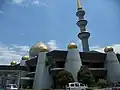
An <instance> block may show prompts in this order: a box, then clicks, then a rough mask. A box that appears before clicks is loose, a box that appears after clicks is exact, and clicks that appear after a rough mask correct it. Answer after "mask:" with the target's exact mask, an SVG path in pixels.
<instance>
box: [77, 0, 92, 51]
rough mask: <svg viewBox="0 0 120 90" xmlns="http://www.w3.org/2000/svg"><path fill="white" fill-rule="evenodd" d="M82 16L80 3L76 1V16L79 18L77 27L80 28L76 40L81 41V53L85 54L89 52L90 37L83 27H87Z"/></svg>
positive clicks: (83, 13) (83, 12)
mask: <svg viewBox="0 0 120 90" xmlns="http://www.w3.org/2000/svg"><path fill="white" fill-rule="evenodd" d="M84 15H85V11H84V10H83V9H82V6H81V4H80V1H79V0H77V12H76V16H77V17H78V18H79V21H78V22H77V25H78V26H79V27H80V31H81V32H80V33H79V34H78V38H80V39H81V41H82V47H83V51H84V52H87V51H89V44H88V38H89V37H90V33H89V32H88V31H86V28H85V26H86V25H87V20H84Z"/></svg>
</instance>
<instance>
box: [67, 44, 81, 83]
mask: <svg viewBox="0 0 120 90" xmlns="http://www.w3.org/2000/svg"><path fill="white" fill-rule="evenodd" d="M81 66H82V62H81V57H80V54H79V50H78V48H77V45H76V44H75V43H70V44H69V45H68V53H67V57H66V62H65V70H66V71H68V72H70V73H71V74H72V75H73V78H74V80H75V81H77V73H78V71H79V70H80V68H81Z"/></svg>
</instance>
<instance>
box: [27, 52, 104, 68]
mask: <svg viewBox="0 0 120 90" xmlns="http://www.w3.org/2000/svg"><path fill="white" fill-rule="evenodd" d="M67 52H68V51H62V50H54V51H51V52H48V53H47V57H48V60H50V59H52V60H56V61H61V62H65V60H66V56H67ZM79 53H80V56H81V59H82V61H83V62H93V63H94V62H98V63H103V62H104V60H105V56H106V54H105V53H100V52H79ZM26 63H27V64H28V65H29V66H36V63H37V58H33V59H31V60H28V61H26Z"/></svg>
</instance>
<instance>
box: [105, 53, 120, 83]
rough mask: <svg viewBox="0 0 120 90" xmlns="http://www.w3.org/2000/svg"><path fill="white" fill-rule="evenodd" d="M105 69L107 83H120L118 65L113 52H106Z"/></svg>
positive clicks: (119, 68) (119, 66) (119, 67)
mask: <svg viewBox="0 0 120 90" xmlns="http://www.w3.org/2000/svg"><path fill="white" fill-rule="evenodd" d="M106 54H107V55H106V60H105V65H104V66H105V68H106V69H107V81H108V82H109V83H111V82H120V63H119V61H118V58H117V56H116V54H115V52H114V51H110V52H106Z"/></svg>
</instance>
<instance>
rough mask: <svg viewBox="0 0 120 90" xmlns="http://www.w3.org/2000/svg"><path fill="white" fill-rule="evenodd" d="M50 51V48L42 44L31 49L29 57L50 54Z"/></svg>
mask: <svg viewBox="0 0 120 90" xmlns="http://www.w3.org/2000/svg"><path fill="white" fill-rule="evenodd" d="M48 51H49V50H48V47H47V46H46V45H45V44H44V43H42V42H40V43H37V44H35V45H34V46H32V47H31V48H30V50H29V55H30V56H36V55H38V53H39V52H48Z"/></svg>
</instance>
